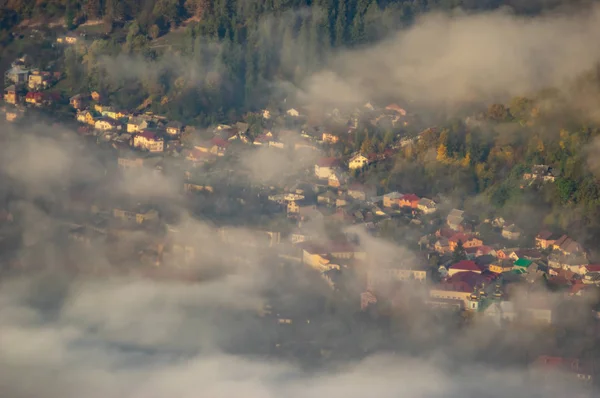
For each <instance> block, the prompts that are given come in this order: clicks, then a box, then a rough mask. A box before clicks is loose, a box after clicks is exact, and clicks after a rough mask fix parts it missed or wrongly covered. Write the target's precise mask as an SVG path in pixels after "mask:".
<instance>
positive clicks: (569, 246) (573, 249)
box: [552, 235, 587, 256]
mask: <svg viewBox="0 0 600 398" xmlns="http://www.w3.org/2000/svg"><path fill="white" fill-rule="evenodd" d="M552 249H553V250H558V251H560V252H562V253H563V254H566V255H569V254H581V255H583V256H587V253H586V252H585V250H584V249H583V246H582V245H580V244H579V243H578V242H576V241H575V240H573V239H571V238H570V237H568V236H567V235H563V236H561V237H560V238H558V239H557V240H556V241H555V242H554V243H553V244H552Z"/></svg>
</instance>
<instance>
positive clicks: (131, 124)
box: [127, 116, 151, 133]
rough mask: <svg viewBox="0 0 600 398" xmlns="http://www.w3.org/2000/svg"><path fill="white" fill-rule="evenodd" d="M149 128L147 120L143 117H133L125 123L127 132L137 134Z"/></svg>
mask: <svg viewBox="0 0 600 398" xmlns="http://www.w3.org/2000/svg"><path fill="white" fill-rule="evenodd" d="M150 127H151V124H150V122H149V120H148V119H147V118H145V117H143V116H135V117H132V118H130V119H129V120H128V121H127V132H128V133H138V132H140V131H142V130H145V129H148V128H150Z"/></svg>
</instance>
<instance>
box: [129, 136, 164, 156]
mask: <svg viewBox="0 0 600 398" xmlns="http://www.w3.org/2000/svg"><path fill="white" fill-rule="evenodd" d="M164 144H165V143H164V141H163V140H161V139H158V140H152V139H148V138H146V137H143V136H141V135H136V136H134V137H133V146H134V147H136V148H144V149H147V150H148V151H150V152H162V151H164Z"/></svg>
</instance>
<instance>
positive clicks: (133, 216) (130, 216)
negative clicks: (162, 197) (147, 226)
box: [112, 205, 158, 224]
mask: <svg viewBox="0 0 600 398" xmlns="http://www.w3.org/2000/svg"><path fill="white" fill-rule="evenodd" d="M112 214H113V217H114V218H118V219H120V220H123V221H135V222H136V223H137V224H143V223H146V222H150V221H154V220H157V219H158V212H157V211H156V210H155V209H152V208H150V207H148V206H139V205H138V206H137V207H136V208H135V209H132V210H123V209H119V208H115V209H113V212H112Z"/></svg>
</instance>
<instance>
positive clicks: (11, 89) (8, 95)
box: [4, 85, 19, 105]
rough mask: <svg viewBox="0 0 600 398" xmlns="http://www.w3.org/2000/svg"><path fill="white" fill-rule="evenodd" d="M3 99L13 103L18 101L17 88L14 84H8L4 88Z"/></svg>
mask: <svg viewBox="0 0 600 398" xmlns="http://www.w3.org/2000/svg"><path fill="white" fill-rule="evenodd" d="M4 101H5V102H6V103H8V104H13V105H16V104H17V102H18V101H19V95H18V93H17V88H16V87H15V86H14V85H11V86H8V87H6V88H5V89H4Z"/></svg>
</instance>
